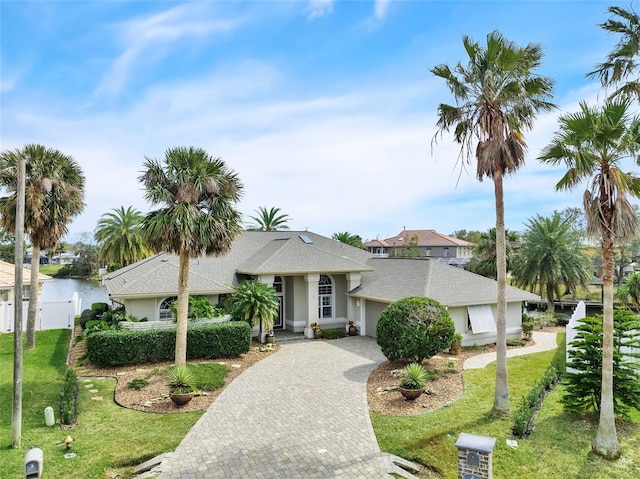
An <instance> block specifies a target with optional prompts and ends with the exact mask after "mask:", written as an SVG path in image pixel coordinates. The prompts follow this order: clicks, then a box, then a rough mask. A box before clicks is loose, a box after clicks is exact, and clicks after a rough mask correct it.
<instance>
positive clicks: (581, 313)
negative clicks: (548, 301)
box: [567, 301, 640, 373]
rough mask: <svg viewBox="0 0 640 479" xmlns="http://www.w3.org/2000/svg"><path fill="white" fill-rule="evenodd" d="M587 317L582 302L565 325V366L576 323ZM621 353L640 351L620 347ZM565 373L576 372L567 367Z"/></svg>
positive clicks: (638, 352)
mask: <svg viewBox="0 0 640 479" xmlns="http://www.w3.org/2000/svg"><path fill="white" fill-rule="evenodd" d="M586 317H587V306H586V304H585V303H584V301H580V302H578V304H577V306H576V309H574V310H573V314H572V315H571V319H570V320H569V324H567V365H568V364H569V351H570V350H573V347H572V346H571V342H572V341H574V340H575V339H576V334H577V331H576V327H577V326H578V321H579V320H581V319H583V318H586ZM621 351H622V352H623V353H629V354H640V350H638V349H637V348H627V347H622V348H621ZM633 360H634V361H638V360H640V359H639V358H633ZM567 371H568V372H570V373H575V372H576V370H575V369H573V368H570V367H568V366H567Z"/></svg>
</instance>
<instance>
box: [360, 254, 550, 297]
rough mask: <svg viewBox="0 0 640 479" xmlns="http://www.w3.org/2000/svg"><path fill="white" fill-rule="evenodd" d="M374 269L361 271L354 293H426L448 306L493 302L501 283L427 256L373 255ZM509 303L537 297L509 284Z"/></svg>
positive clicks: (386, 294)
mask: <svg viewBox="0 0 640 479" xmlns="http://www.w3.org/2000/svg"><path fill="white" fill-rule="evenodd" d="M368 264H369V265H370V266H371V267H372V268H373V271H371V272H366V273H362V284H361V285H360V286H359V287H357V288H355V289H354V290H353V291H352V292H351V295H353V296H355V297H360V298H369V299H375V300H379V301H382V302H393V301H397V300H398V299H402V298H404V297H406V296H426V297H429V298H433V299H435V300H437V301H439V302H440V303H442V304H444V305H445V306H464V305H469V304H492V303H495V302H496V301H497V293H498V292H497V285H498V283H497V282H496V281H494V280H492V279H490V278H485V277H484V276H479V275H477V274H474V273H471V272H469V271H465V270H463V269H460V268H456V267H455V266H449V265H447V264H444V263H441V262H439V261H433V260H429V259H426V258H371V259H370V260H369V261H368ZM506 299H507V302H513V301H530V300H535V299H539V298H538V296H536V295H535V294H532V293H528V292H527V291H523V290H521V289H518V288H514V287H512V286H507V291H506Z"/></svg>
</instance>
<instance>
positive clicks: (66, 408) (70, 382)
mask: <svg viewBox="0 0 640 479" xmlns="http://www.w3.org/2000/svg"><path fill="white" fill-rule="evenodd" d="M79 390H80V384H79V383H78V377H77V376H76V373H75V371H74V370H73V369H70V368H69V369H67V373H66V374H65V377H64V383H63V384H62V389H61V390H60V398H59V401H58V415H59V417H60V423H61V424H64V425H67V426H70V425H73V424H75V423H76V420H77V419H78V391H79Z"/></svg>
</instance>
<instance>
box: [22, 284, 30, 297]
mask: <svg viewBox="0 0 640 479" xmlns="http://www.w3.org/2000/svg"><path fill="white" fill-rule="evenodd" d="M29 291H31V290H30V286H29V285H28V284H24V285H22V301H27V300H28V299H29Z"/></svg>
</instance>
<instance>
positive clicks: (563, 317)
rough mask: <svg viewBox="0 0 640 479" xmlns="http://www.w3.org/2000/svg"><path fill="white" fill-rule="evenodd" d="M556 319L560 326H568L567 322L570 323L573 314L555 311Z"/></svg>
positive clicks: (554, 316)
mask: <svg viewBox="0 0 640 479" xmlns="http://www.w3.org/2000/svg"><path fill="white" fill-rule="evenodd" d="M553 318H554V321H555V323H556V324H557V325H558V326H566V325H567V324H569V321H570V320H571V316H570V315H568V314H567V313H555V314H554V315H553Z"/></svg>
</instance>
